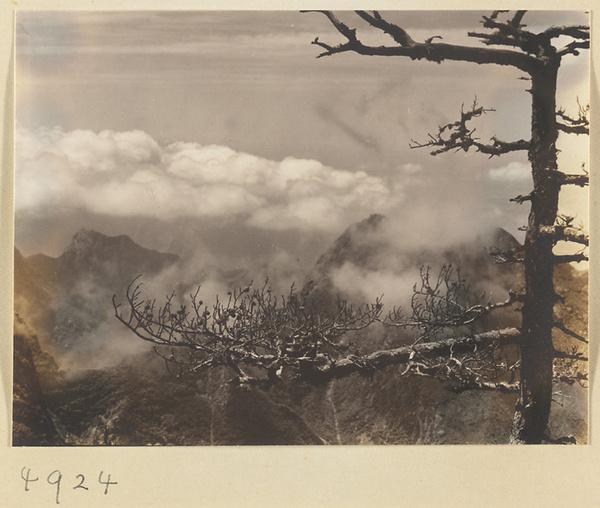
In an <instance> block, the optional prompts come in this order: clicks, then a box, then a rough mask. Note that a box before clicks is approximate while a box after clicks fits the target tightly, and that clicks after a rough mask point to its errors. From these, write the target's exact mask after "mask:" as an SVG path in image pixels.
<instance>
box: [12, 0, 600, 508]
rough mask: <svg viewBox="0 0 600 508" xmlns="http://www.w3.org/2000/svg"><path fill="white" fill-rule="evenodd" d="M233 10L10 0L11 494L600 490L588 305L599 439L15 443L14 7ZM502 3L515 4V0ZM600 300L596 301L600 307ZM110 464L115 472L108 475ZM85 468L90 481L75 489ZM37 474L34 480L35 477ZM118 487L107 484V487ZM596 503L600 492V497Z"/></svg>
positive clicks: (209, 502) (16, 502)
mask: <svg viewBox="0 0 600 508" xmlns="http://www.w3.org/2000/svg"><path fill="white" fill-rule="evenodd" d="M503 3H504V4H509V5H515V6H517V7H518V8H531V9H544V10H564V9H565V8H566V7H567V6H566V5H565V3H564V1H562V2H559V1H556V0H552V1H547V2H544V3H542V2H518V3H517V2H503ZM596 3H597V2H595V1H593V2H592V1H577V0H576V1H573V2H571V3H570V4H569V5H568V9H569V10H577V9H581V10H591V11H592V14H591V18H592V33H593V34H594V32H595V29H594V25H595V26H596V28H597V25H598V23H597V20H595V19H594V18H595V17H596V16H595V13H594V12H593V9H594V5H595V4H596ZM358 4H359V2H347V1H343V2H342V1H334V2H331V1H329V2H294V3H293V4H292V5H291V6H290V4H289V3H284V2H275V1H273V0H269V1H260V2H252V3H250V2H229V3H228V4H227V8H228V9H232V10H237V9H252V10H263V9H268V10H271V9H290V7H293V8H294V10H300V9H312V8H316V7H317V8H323V7H324V6H325V7H327V8H332V9H352V8H356V7H358ZM134 7H135V9H136V10H202V9H207V10H223V9H224V6H223V5H222V4H220V3H218V2H216V1H195V2H194V1H183V0H173V1H171V2H168V5H167V4H166V3H165V2H159V1H158V0H136V1H135V2H129V3H126V4H125V3H123V2H119V1H117V0H96V1H94V0H69V1H66V0H62V1H59V0H55V1H52V0H50V1H48V0H45V1H44V0H23V1H19V2H13V1H10V0H2V4H1V7H0V8H1V11H0V22H1V23H2V27H1V28H2V29H1V30H0V67H1V69H2V73H3V74H2V76H1V78H2V79H0V87H1V90H0V96H1V97H2V98H3V101H2V104H3V106H2V113H3V122H2V127H1V129H2V130H1V136H2V144H1V148H0V150H1V157H2V162H3V164H2V171H1V173H0V193H1V194H0V234H1V235H2V241H1V242H0V256H1V258H2V259H1V262H0V283H1V284H2V286H1V287H2V292H1V293H0V313H1V314H0V316H1V319H0V333H1V337H2V347H1V348H0V351H1V353H0V375H1V380H2V381H1V383H2V403H1V404H0V421H1V422H2V424H1V425H0V442H1V445H0V446H1V447H2V460H1V461H0V471H1V474H2V481H1V482H0V505H2V506H7V507H12V506H14V507H20V506H41V505H44V506H46V505H48V506H50V505H53V504H55V503H56V502H57V501H58V498H57V488H58V487H60V489H61V490H60V505H61V506H66V507H69V506H82V505H84V506H87V507H90V508H92V507H96V506H99V507H100V506H103V507H106V506H117V507H118V506H132V507H138V506H139V507H154V506H156V507H163V506H169V507H171V506H173V507H186V506H207V507H211V508H212V507H230V506H231V507H255V506H256V507H270V506H274V507H279V506H286V507H287V506H289V507H304V506H307V507H308V506H311V507H321V506H322V507H337V506H345V507H354V506H356V507H359V506H360V507H363V506H373V507H386V506H390V507H391V506H410V507H430V506H431V507H434V506H444V507H453V506H457V507H458V506H461V507H480V506H489V507H495V506H505V505H506V504H507V503H510V504H511V505H512V504H515V503H518V504H520V505H524V506H564V505H565V504H566V503H568V505H570V506H591V505H592V500H597V499H600V482H598V480H597V472H598V471H600V453H599V452H600V447H599V445H598V439H597V436H598V435H599V434H598V432H599V428H598V427H599V424H598V422H596V421H595V420H596V419H595V418H594V415H595V412H596V408H597V407H598V402H599V395H598V391H597V390H596V389H594V387H595V384H596V381H597V380H596V376H595V370H596V364H597V359H598V342H597V341H595V337H596V336H597V333H598V330H599V317H598V316H599V314H600V313H598V312H593V310H594V306H593V305H590V321H589V323H590V324H589V331H590V334H589V335H590V337H591V340H590V365H589V367H590V368H589V370H590V388H589V392H590V412H589V415H590V416H589V428H590V433H589V436H590V437H589V444H587V445H580V446H527V447H516V446H504V445H467V446H461V445H448V446H415V445H407V446H339V447H338V446H331V447H311V446H282V447H266V446H245V447H235V446H223V447H187V448H184V447H136V448H127V447H86V448H83V447H48V448H36V447H27V448H20V447H12V446H11V421H12V418H11V407H12V381H13V380H12V320H13V312H12V262H13V261H12V260H13V248H14V229H13V220H14V217H13V185H14V179H13V127H14V114H13V104H14V94H15V92H16V93H18V87H17V88H15V86H14V84H13V81H14V61H13V58H14V39H13V37H14V31H13V19H14V13H15V12H16V11H17V10H108V11H110V10H133V9H134ZM497 7H498V3H497V2H496V3H493V2H488V1H484V2H476V1H472V0H471V1H461V2H443V1H428V2H427V3H425V4H423V3H422V2H419V3H417V2H401V3H399V2H392V1H389V0H386V1H379V2H364V1H363V2H360V8H361V9H364V8H377V9H381V10H385V9H403V10H411V9H414V10H425V9H456V10H463V9H469V10H471V9H474V10H475V9H476V10H485V9H490V10H491V9H494V8H497ZM503 7H505V8H506V5H504V6H503ZM591 54H592V64H591V76H590V78H591V88H592V89H591V95H590V98H591V111H592V118H591V121H592V131H593V132H594V131H595V126H596V119H595V117H594V116H593V115H594V112H595V111H596V110H597V109H598V106H599V104H600V102H599V96H598V82H597V75H596V73H597V54H598V42H597V38H596V37H592V49H591ZM590 143H591V157H590V168H591V170H590V179H591V187H590V210H591V211H590V235H591V236H592V241H591V242H590V257H591V263H590V302H594V301H595V300H596V298H597V295H598V289H599V287H598V286H599V281H598V274H597V273H596V270H595V269H594V266H593V264H594V260H595V259H596V250H597V245H596V242H595V241H594V239H595V238H596V235H597V233H598V230H599V221H598V217H597V211H598V197H599V192H598V189H597V188H596V179H597V175H596V174H597V166H598V162H599V160H598V140H597V139H596V140H594V136H590ZM596 307H597V306H596ZM108 475H110V478H111V479H112V482H116V484H114V485H113V484H110V485H107V484H106V481H107V478H108ZM80 476H84V477H85V478H86V486H87V488H88V490H83V489H76V488H74V487H75V486H76V485H77V483H78V479H79V477H80ZM35 478H37V480H35ZM109 487H110V488H109ZM596 502H597V501H596Z"/></svg>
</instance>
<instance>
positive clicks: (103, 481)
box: [21, 467, 118, 504]
mask: <svg viewBox="0 0 600 508" xmlns="http://www.w3.org/2000/svg"><path fill="white" fill-rule="evenodd" d="M26 469H27V472H25V470H26ZM21 478H22V479H23V481H24V482H25V492H29V490H30V484H31V483H34V482H37V481H38V480H39V478H38V477H36V478H33V477H32V476H31V469H30V468H26V467H24V468H23V469H22V470H21ZM75 478H76V479H77V480H78V481H79V483H78V484H77V485H75V486H74V487H73V490H76V489H83V490H90V489H89V488H88V487H87V486H86V485H85V476H84V475H82V474H78V475H77V476H76V477H75ZM62 480H63V475H62V473H61V472H60V471H59V470H58V469H55V470H54V471H52V472H51V473H50V474H49V475H48V477H47V478H46V481H47V482H48V484H50V485H55V486H56V504H59V503H60V489H61V484H62ZM98 483H99V484H100V485H104V494H105V495H106V494H108V488H109V487H110V486H111V485H117V484H118V482H113V481H111V475H110V474H107V475H106V477H104V471H100V474H99V475H98Z"/></svg>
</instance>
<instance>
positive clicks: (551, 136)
mask: <svg viewBox="0 0 600 508" xmlns="http://www.w3.org/2000/svg"><path fill="white" fill-rule="evenodd" d="M557 72H558V63H556V64H554V63H549V64H546V65H544V66H543V68H541V69H540V70H538V71H536V72H535V73H532V87H531V94H532V99H533V100H532V124H531V125H532V137H531V149H530V151H529V160H530V162H531V169H532V175H533V184H534V186H533V193H532V195H531V212H530V214H529V223H528V229H527V234H526V238H525V259H524V263H525V293H526V296H525V300H524V304H523V314H522V315H523V322H522V333H523V337H524V341H523V344H522V346H521V390H520V395H519V399H518V402H517V407H516V412H515V418H514V422H513V428H512V432H511V439H510V441H511V443H531V444H535V443H541V442H542V439H543V438H544V434H545V430H546V426H547V424H548V417H549V414H550V406H551V401H552V378H553V360H554V347H553V344H552V329H553V323H554V320H553V308H554V303H555V300H556V297H555V293H554V284H553V271H554V259H553V252H552V248H553V240H552V238H551V237H549V236H543V235H542V234H540V228H541V227H542V226H552V225H554V223H555V220H556V216H557V211H558V195H559V191H560V183H559V181H558V178H557V176H556V173H555V171H556V169H557V162H556V139H557V137H558V130H557V125H556V113H555V112H556V76H557Z"/></svg>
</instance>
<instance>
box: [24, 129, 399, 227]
mask: <svg viewBox="0 0 600 508" xmlns="http://www.w3.org/2000/svg"><path fill="white" fill-rule="evenodd" d="M15 145H16V151H15V160H16V165H15V166H16V176H15V186H16V189H15V190H16V193H15V208H16V212H17V213H19V212H21V211H28V212H33V213H39V214H45V213H52V211H53V210H56V211H59V210H60V211H65V210H71V209H72V210H77V209H84V210H86V211H90V212H92V213H98V214H104V215H110V216H115V217H126V216H130V217H131V216H140V217H155V218H161V219H176V218H178V217H204V218H206V217H209V218H210V217H215V218H217V217H219V218H223V217H234V216H235V217H238V218H239V217H240V216H242V217H245V220H246V221H247V224H248V225H251V226H254V227H259V228H265V229H274V230H284V229H302V230H321V231H339V230H341V229H343V227H345V225H347V224H348V223H349V222H352V221H355V220H360V219H361V218H363V217H364V216H366V215H368V214H369V213H372V212H375V211H377V212H384V213H385V211H386V210H389V209H390V208H392V207H393V206H394V205H395V204H397V203H398V201H399V200H401V198H402V196H401V192H398V189H397V188H395V189H394V191H393V192H391V191H390V189H389V188H388V187H387V186H386V185H385V184H384V182H383V181H382V180H381V179H380V178H378V177H374V176H370V175H368V174H367V173H365V172H362V171H358V172H350V171H345V170H340V169H334V168H332V167H328V166H326V165H324V164H322V163H320V162H318V161H316V160H305V159H297V158H293V157H288V158H285V159H283V160H282V161H273V160H268V159H265V158H261V157H257V156H254V155H251V154H247V153H242V152H236V151H234V150H232V149H231V148H228V147H225V146H217V145H209V146H202V145H199V144H197V143H185V142H174V143H170V144H166V145H163V144H160V143H158V142H157V141H156V140H155V139H153V138H152V137H151V136H150V135H148V134H147V133H145V132H143V131H139V130H135V131H129V132H115V131H110V130H104V131H101V132H98V133H96V132H93V131H89V130H74V131H70V132H65V131H63V130H62V129H61V128H59V127H55V128H39V129H35V130H31V129H25V128H21V127H18V128H17V130H16V133H15Z"/></svg>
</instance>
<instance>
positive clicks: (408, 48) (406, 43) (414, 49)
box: [302, 11, 538, 73]
mask: <svg viewBox="0 0 600 508" xmlns="http://www.w3.org/2000/svg"><path fill="white" fill-rule="evenodd" d="M302 12H318V13H321V14H323V15H325V16H326V17H327V19H328V20H329V21H330V23H331V24H332V25H333V26H334V27H335V29H336V30H337V31H338V32H339V33H340V34H341V35H342V36H344V38H345V39H346V41H347V42H345V43H341V44H338V45H330V44H325V43H323V42H321V41H320V40H319V39H318V38H316V39H315V40H314V41H313V44H315V45H317V46H319V47H321V48H323V49H324V50H325V51H324V52H323V53H321V54H319V55H318V56H317V58H321V57H324V56H331V55H334V54H336V53H343V52H355V53H358V54H360V55H370V56H406V57H409V58H411V59H413V60H428V61H431V62H437V63H440V62H442V61H444V60H454V61H466V62H474V63H478V64H496V65H509V66H513V67H516V68H518V69H521V70H523V71H525V72H528V73H530V72H531V71H533V70H534V69H535V68H537V66H538V63H537V62H536V60H535V59H534V58H532V57H530V56H529V55H527V54H524V53H521V52H518V51H509V50H504V49H497V48H478V47H471V46H460V45H454V44H444V43H434V42H433V40H434V39H436V38H439V36H438V35H434V36H433V37H429V38H428V39H427V41H426V42H415V41H414V39H413V38H412V37H411V36H410V35H409V34H408V32H407V31H406V30H405V29H403V28H402V27H400V26H398V25H395V24H393V23H389V22H388V21H386V20H384V19H383V18H382V16H381V15H380V14H379V12H377V11H372V12H371V13H367V12H366V11H356V14H357V15H358V16H359V17H360V18H361V19H363V20H364V21H366V22H367V23H368V24H369V26H371V27H373V28H376V29H378V30H381V31H382V32H384V33H386V34H388V35H390V36H391V37H392V38H393V39H394V41H395V42H396V43H397V44H398V45H397V46H369V45H366V44H363V43H362V42H361V41H360V40H359V39H358V38H357V36H356V30H355V29H350V28H349V27H348V25H346V24H345V23H343V22H341V21H340V20H339V19H338V18H337V17H336V16H335V15H334V14H333V13H332V12H331V11H302Z"/></svg>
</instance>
